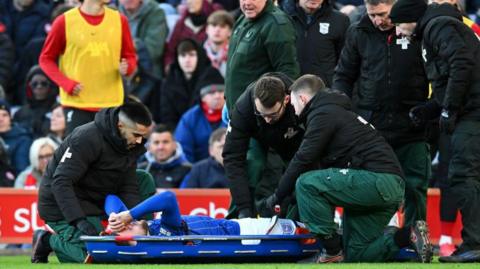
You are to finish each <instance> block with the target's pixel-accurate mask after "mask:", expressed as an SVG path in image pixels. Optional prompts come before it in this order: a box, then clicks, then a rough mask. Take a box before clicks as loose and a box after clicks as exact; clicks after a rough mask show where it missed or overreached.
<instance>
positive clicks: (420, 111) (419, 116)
mask: <svg viewBox="0 0 480 269" xmlns="http://www.w3.org/2000/svg"><path fill="white" fill-rule="evenodd" d="M440 110H441V107H440V106H439V105H438V103H437V102H436V101H435V100H430V101H428V102H427V103H425V104H421V105H417V106H414V107H412V108H411V109H410V112H409V113H408V116H409V117H410V119H411V120H412V123H413V124H414V125H415V126H416V127H420V126H424V125H425V124H426V123H427V121H429V120H433V119H435V118H437V117H438V114H440Z"/></svg>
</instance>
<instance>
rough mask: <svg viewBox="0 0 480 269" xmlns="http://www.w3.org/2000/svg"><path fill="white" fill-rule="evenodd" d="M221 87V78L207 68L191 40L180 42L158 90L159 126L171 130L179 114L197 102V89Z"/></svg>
mask: <svg viewBox="0 0 480 269" xmlns="http://www.w3.org/2000/svg"><path fill="white" fill-rule="evenodd" d="M223 83H224V79H223V77H222V75H221V74H220V72H219V71H218V70H217V69H215V68H213V67H212V66H211V64H210V60H209V59H208V57H207V56H206V55H205V51H204V50H203V48H202V47H201V46H200V45H199V44H198V43H197V42H195V41H194V40H192V39H185V40H183V41H181V42H180V43H178V46H177V53H176V57H175V62H174V63H173V64H172V66H171V68H170V73H169V74H168V75H167V78H166V80H165V82H164V83H163V85H162V89H161V91H162V92H161V98H160V99H161V100H160V101H161V106H160V109H161V118H162V123H164V124H166V125H167V126H169V127H170V128H171V129H174V128H175V127H176V126H177V124H178V121H179V120H180V118H181V116H182V115H183V113H185V111H187V110H188V109H189V108H191V107H192V106H194V105H195V104H198V103H199V102H200V89H201V88H203V87H204V86H207V85H212V84H223Z"/></svg>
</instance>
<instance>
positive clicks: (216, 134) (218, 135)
mask: <svg viewBox="0 0 480 269" xmlns="http://www.w3.org/2000/svg"><path fill="white" fill-rule="evenodd" d="M226 134H227V128H225V127H220V128H218V129H217V130H215V131H213V132H212V134H211V135H210V138H209V139H208V145H209V146H211V145H213V143H214V142H217V141H220V140H221V139H222V137H224V136H225V135H226Z"/></svg>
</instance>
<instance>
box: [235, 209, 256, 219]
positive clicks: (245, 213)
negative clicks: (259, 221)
mask: <svg viewBox="0 0 480 269" xmlns="http://www.w3.org/2000/svg"><path fill="white" fill-rule="evenodd" d="M253 217H254V216H253V213H252V210H251V209H250V208H242V209H240V210H238V218H239V219H244V218H253Z"/></svg>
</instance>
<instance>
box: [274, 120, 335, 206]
mask: <svg viewBox="0 0 480 269" xmlns="http://www.w3.org/2000/svg"><path fill="white" fill-rule="evenodd" d="M335 129H336V127H335V118H334V117H332V114H330V113H328V114H327V113H317V114H315V115H312V116H311V118H309V119H308V121H307V129H306V131H305V135H304V137H303V141H302V144H300V148H299V149H298V151H297V153H295V156H293V159H292V161H291V162H290V164H289V165H288V167H287V170H286V171H285V173H284V174H283V176H282V178H281V179H280V182H279V184H278V189H277V191H276V195H277V197H278V199H279V201H280V202H281V201H282V200H283V199H284V198H285V197H286V196H288V195H290V194H291V193H292V192H293V191H294V190H295V183H296V182H297V178H298V177H299V176H300V175H301V174H303V173H305V172H307V171H309V170H312V169H318V168H319V167H315V164H318V163H319V161H320V159H321V158H322V156H323V154H324V150H325V148H326V147H327V146H328V144H329V143H330V140H331V139H332V137H333V135H334V133H335Z"/></svg>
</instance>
